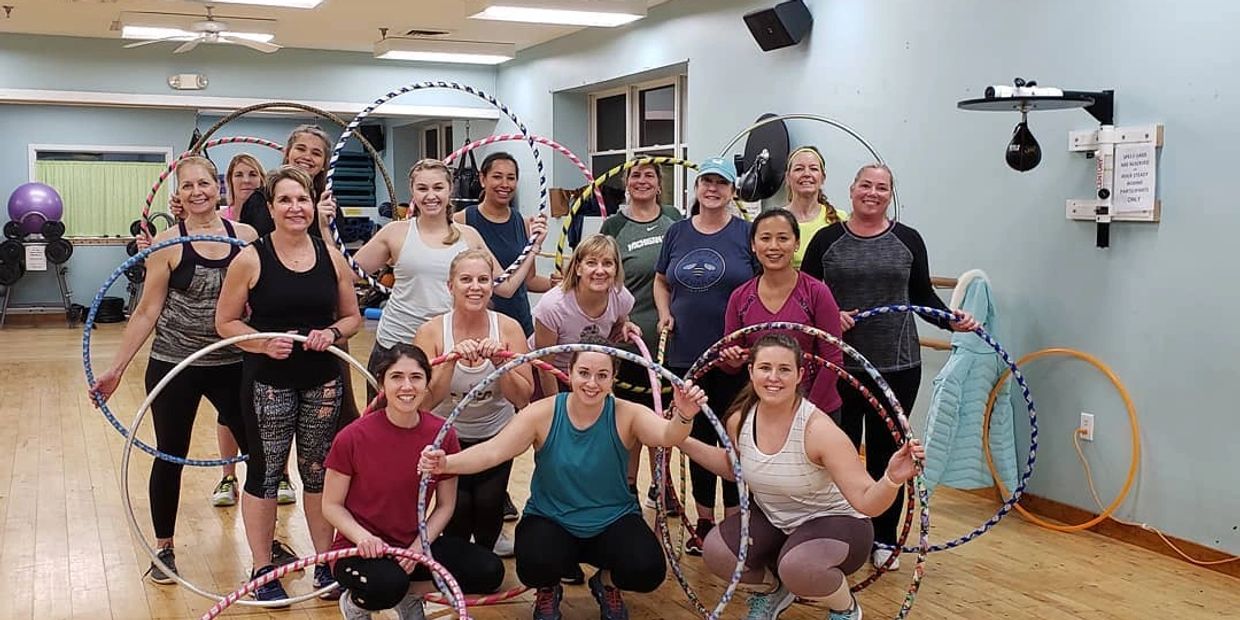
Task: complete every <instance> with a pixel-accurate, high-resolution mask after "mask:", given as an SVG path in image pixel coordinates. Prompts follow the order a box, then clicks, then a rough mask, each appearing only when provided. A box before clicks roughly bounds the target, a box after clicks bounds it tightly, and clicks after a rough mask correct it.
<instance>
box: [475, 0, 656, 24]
mask: <svg viewBox="0 0 1240 620" xmlns="http://www.w3.org/2000/svg"><path fill="white" fill-rule="evenodd" d="M465 14H466V15H468V16H469V17H470V18H472V19H489V20H497V21H510V22H532V23H538V24H556V25H564V26H602V27H614V26H622V25H624V24H627V23H629V22H632V21H636V20H639V19H641V18H643V17H645V16H646V3H645V0H467V1H466V3H465Z"/></svg>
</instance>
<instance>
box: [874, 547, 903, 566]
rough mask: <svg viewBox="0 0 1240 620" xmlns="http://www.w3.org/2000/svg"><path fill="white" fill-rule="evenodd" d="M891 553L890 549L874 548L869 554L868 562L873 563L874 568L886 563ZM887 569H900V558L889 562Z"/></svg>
mask: <svg viewBox="0 0 1240 620" xmlns="http://www.w3.org/2000/svg"><path fill="white" fill-rule="evenodd" d="M892 554H893V552H892V550H891V549H875V550H874V553H873V554H871V555H870V562H871V563H872V564H874V568H878V567H880V566H882V565H883V564H886V563H887V559H888V558H890V557H891V556H892ZM887 570H889V571H892V570H900V558H896V559H895V560H893V561H892V562H891V566H888V567H887Z"/></svg>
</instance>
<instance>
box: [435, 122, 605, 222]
mask: <svg viewBox="0 0 1240 620" xmlns="http://www.w3.org/2000/svg"><path fill="white" fill-rule="evenodd" d="M528 139H529V140H533V141H534V142H535V143H536V144H542V145H545V146H549V147H551V149H552V150H554V151H555V152H557V153H560V154H562V155H564V156H565V157H567V158H568V160H569V161H571V162H573V165H575V166H577V169H578V170H580V171H581V174H582V176H584V177H585V178H586V183H588V184H591V185H593V184H594V173H592V172H590V168H589V167H587V166H586V165H585V163H584V162H582V161H581V158H580V157H577V155H575V154H574V153H573V152H572V151H570V150H568V148H567V147H564V146H561V145H560V144H558V143H557V142H556V141H555V140H552V139H551V138H544V137H542V136H530V137H529V138H528ZM512 140H520V141H521V142H525V141H526V140H527V138H526V137H525V136H523V135H521V134H519V133H501V134H496V135H493V136H487V137H485V138H482V139H481V140H474V141H473V142H470V143H469V144H466V145H465V146H462V147H461V148H459V149H457V150H455V151H452V152H451V153H449V154H448V156H447V157H445V158H444V159H443V163H444V164H447V165H451V164H452V162H454V161H456V160H457V159H458V158H459V157H462V156H463V155H465V154H466V153H468V152H470V151H472V150H474V149H476V148H479V147H483V146H486V145H488V144H495V143H496V142H508V141H512ZM594 199H595V200H597V201H598V210H599V214H601V215H602V216H603V217H607V205H606V204H605V203H604V202H603V192H602V191H601V190H600V189H599V188H598V187H595V188H594Z"/></svg>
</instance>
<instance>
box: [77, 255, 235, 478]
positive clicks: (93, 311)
mask: <svg viewBox="0 0 1240 620" xmlns="http://www.w3.org/2000/svg"><path fill="white" fill-rule="evenodd" d="M192 241H213V242H217V243H227V244H230V245H234V246H237V247H241V248H243V247H245V246H247V245H249V244H248V243H246V242H245V241H242V240H241V239H237V238H235V237H224V236H221V235H190V236H187V237H175V238H172V239H166V240H164V241H160V242H159V243H156V244H154V245H151V246H150V247H148V248H147V249H145V250H142V251H140V252H138V253H137V254H134V255H133V256H130V257H129V258H128V259H127V260H126V261H125V262H123V263H121V266H120V267H117V268H116V270H115V271H113V272H112V275H110V276H108V279H107V280H106V281H104V283H103V286H101V287H99V292H97V293H95V299H94V300H93V301H92V302H91V304H90V310H89V311H88V312H87V313H86V321H85V322H84V323H83V325H82V367H83V370H84V371H85V374H86V387H87V388H92V387H94V385H95V370H94V367H93V366H92V365H91V361H90V338H91V332H93V331H94V327H95V315H97V314H98V313H99V306H100V305H101V304H102V303H103V297H104V295H106V294H107V292H108V289H110V288H112V285H113V284H114V283H115V282H116V281H117V280H119V279H120V278H121V277H123V276H124V275H125V271H126V270H128V269H129V268H130V267H132V266H134V265H136V264H138V263H141V262H142V261H144V260H146V257H147V256H150V255H151V254H152V253H154V252H156V251H157V250H162V249H163V248H166V247H170V246H174V245H180V244H182V243H186V242H192ZM94 400H95V405H96V406H97V407H98V408H99V411H101V412H103V417H104V418H105V419H107V421H108V423H109V424H111V425H112V428H115V429H116V430H117V432H119V433H120V434H121V437H124V438H126V439H128V438H129V431H128V429H126V427H125V425H124V424H121V421H120V420H118V419H117V418H116V416H115V415H114V414H113V413H112V410H111V409H109V408H108V402H107V400H105V399H104V398H103V397H102V396H98V395H96V396H95V397H94ZM135 444H136V445H137V446H138V448H140V449H141V450H142V451H143V452H145V453H147V454H149V455H151V456H153V457H155V458H157V459H160V460H162V461H168V462H169V463H176V464H177V465H188V466H190V467H219V466H221V465H228V464H230V463H236V462H239V461H244V460H245V459H247V458H248V456H247V455H245V454H239V455H237V456H234V457H229V458H224V459H211V460H199V459H187V458H184V457H180V456H174V455H171V454H165V453H163V452H160V451H159V450H157V449H155V448H154V447H153V446H150V445H148V444H147V443H146V442H144V441H142V440H141V439H137V440H135Z"/></svg>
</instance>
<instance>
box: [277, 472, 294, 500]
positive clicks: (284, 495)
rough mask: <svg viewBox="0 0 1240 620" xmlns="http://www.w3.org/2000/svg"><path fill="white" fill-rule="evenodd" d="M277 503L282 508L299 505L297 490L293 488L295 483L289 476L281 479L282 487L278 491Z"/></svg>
mask: <svg viewBox="0 0 1240 620" xmlns="http://www.w3.org/2000/svg"><path fill="white" fill-rule="evenodd" d="M276 503H277V504H279V505H281V506H287V505H288V504H296V503H297V489H296V488H294V487H293V481H292V480H289V479H288V476H284V477H283V478H280V486H279V488H277V489H276Z"/></svg>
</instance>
